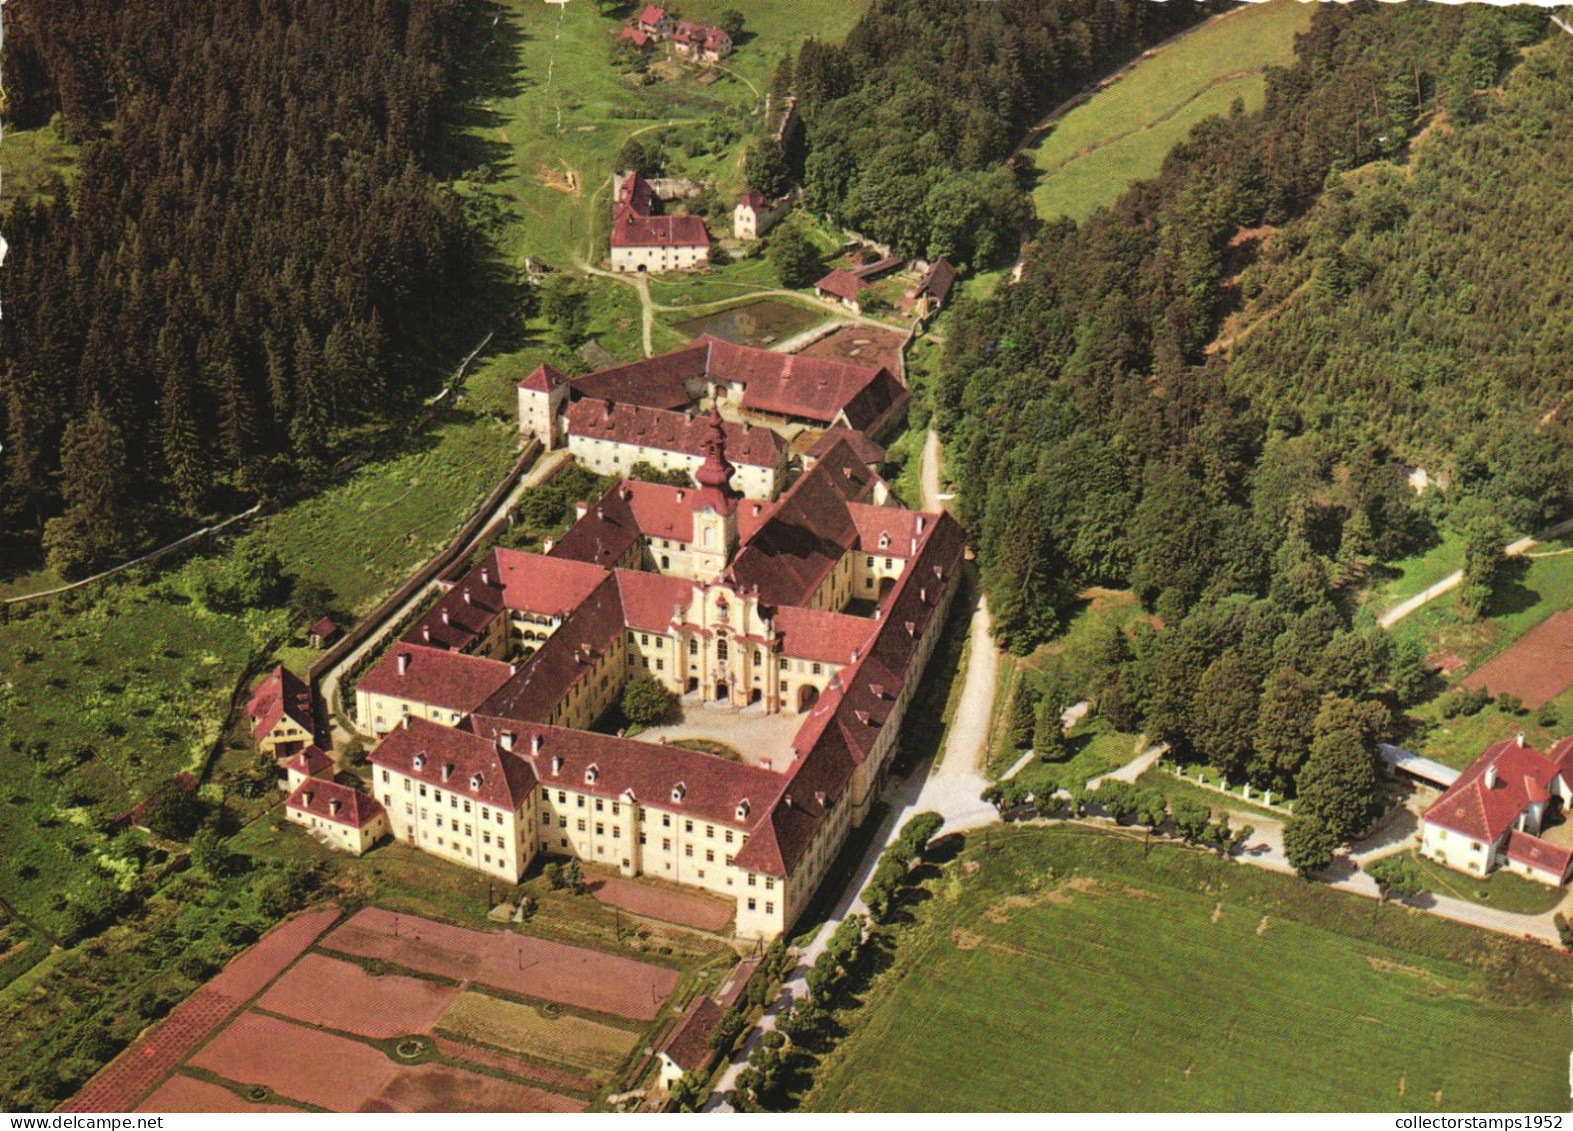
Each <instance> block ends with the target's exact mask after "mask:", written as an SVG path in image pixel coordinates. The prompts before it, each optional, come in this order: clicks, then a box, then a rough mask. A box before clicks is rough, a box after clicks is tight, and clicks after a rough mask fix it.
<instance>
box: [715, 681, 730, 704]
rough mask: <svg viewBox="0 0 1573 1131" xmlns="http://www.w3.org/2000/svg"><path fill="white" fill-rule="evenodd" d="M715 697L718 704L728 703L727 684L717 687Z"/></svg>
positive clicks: (720, 684) (717, 685) (719, 684)
mask: <svg viewBox="0 0 1573 1131" xmlns="http://www.w3.org/2000/svg"><path fill="white" fill-rule="evenodd" d="M715 697H716V702H718V703H725V702H726V701H727V698H728V696H727V686H726V684H724V683H718V684H716V685H715Z"/></svg>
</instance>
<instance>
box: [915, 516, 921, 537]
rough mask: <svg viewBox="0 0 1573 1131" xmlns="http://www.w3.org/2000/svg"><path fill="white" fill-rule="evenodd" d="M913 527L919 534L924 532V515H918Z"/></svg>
mask: <svg viewBox="0 0 1573 1131" xmlns="http://www.w3.org/2000/svg"><path fill="white" fill-rule="evenodd" d="M913 529H914V530H916V531H917V532H918V533H919V534H922V533H923V516H922V515H918V520H917V523H916V524H915V525H914V526H913Z"/></svg>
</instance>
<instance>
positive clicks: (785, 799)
mask: <svg viewBox="0 0 1573 1131" xmlns="http://www.w3.org/2000/svg"><path fill="white" fill-rule="evenodd" d="M781 803H782V804H783V805H785V806H786V807H787V808H788V809H790V808H792V795H791V794H790V793H788V794H783V795H782V797H781Z"/></svg>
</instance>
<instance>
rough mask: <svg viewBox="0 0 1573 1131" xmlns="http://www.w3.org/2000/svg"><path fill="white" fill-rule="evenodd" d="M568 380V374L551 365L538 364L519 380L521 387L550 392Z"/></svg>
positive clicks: (537, 391)
mask: <svg viewBox="0 0 1573 1131" xmlns="http://www.w3.org/2000/svg"><path fill="white" fill-rule="evenodd" d="M567 380H568V374H566V373H564V372H563V371H562V370H561V369H557V368H554V367H553V366H550V365H537V366H536V367H535V368H534V369H532V370H530V375H529V376H528V377H526V378H525V379H524V380H523V381H520V382H519V388H521V389H529V390H530V391H531V392H536V393H549V392H551V391H552V390H553V389H555V388H557V387H558V386H559V385H562V384H564V383H565V382H567Z"/></svg>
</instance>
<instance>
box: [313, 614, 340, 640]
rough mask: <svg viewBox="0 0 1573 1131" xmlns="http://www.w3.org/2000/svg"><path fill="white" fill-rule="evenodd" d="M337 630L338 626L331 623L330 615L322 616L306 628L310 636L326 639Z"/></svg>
mask: <svg viewBox="0 0 1573 1131" xmlns="http://www.w3.org/2000/svg"><path fill="white" fill-rule="evenodd" d="M338 631H339V626H338V625H336V624H334V623H333V618H332V617H323V618H322V619H321V620H319V621H317V623H316V624H314V625H312V626H311V628H309V629H308V630H307V634H308V635H310V636H316V637H321V638H323V639H326V638H328V637H330V636H333V635H334V634H335V633H337V632H338Z"/></svg>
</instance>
